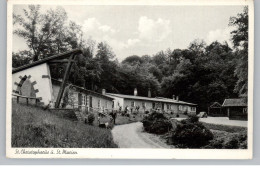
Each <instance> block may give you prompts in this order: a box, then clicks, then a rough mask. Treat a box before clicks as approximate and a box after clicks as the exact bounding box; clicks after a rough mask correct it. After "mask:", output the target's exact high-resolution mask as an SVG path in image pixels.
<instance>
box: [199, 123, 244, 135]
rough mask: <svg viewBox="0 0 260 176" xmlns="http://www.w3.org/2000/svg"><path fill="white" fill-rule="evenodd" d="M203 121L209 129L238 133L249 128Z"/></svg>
mask: <svg viewBox="0 0 260 176" xmlns="http://www.w3.org/2000/svg"><path fill="white" fill-rule="evenodd" d="M201 123H202V124H203V125H204V126H205V127H206V128H208V129H211V130H219V131H225V132H228V133H238V132H241V131H245V130H247V128H246V127H239V126H230V125H220V124H212V123H204V122H201Z"/></svg>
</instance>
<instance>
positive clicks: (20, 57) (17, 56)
mask: <svg viewBox="0 0 260 176" xmlns="http://www.w3.org/2000/svg"><path fill="white" fill-rule="evenodd" d="M32 58H33V54H32V53H31V52H30V51H26V50H24V51H19V52H17V53H14V52H13V53H12V67H13V68H16V67H20V66H23V65H26V64H29V63H30V62H32Z"/></svg>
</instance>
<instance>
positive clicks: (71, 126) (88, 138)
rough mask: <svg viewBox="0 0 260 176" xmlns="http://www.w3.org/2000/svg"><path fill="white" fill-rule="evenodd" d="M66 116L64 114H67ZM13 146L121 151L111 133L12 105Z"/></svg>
mask: <svg viewBox="0 0 260 176" xmlns="http://www.w3.org/2000/svg"><path fill="white" fill-rule="evenodd" d="M63 115H64V114H63ZM12 147H32V148H34V147H46V148H47V147H52V148H55V147H60V148H117V147H118V146H117V145H116V144H115V143H114V141H113V138H112V134H111V131H110V130H107V129H102V128H98V127H95V126H90V125H86V124H83V123H80V122H75V121H73V120H71V119H70V118H68V117H61V116H60V115H58V114H57V113H52V112H51V111H49V110H43V109H42V108H40V107H35V106H32V105H29V106H26V105H25V104H17V103H16V102H12Z"/></svg>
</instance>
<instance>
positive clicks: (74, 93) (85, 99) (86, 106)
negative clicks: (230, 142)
mask: <svg viewBox="0 0 260 176" xmlns="http://www.w3.org/2000/svg"><path fill="white" fill-rule="evenodd" d="M60 85H61V81H59V80H56V79H52V88H53V97H54V99H55V100H56V99H57V96H58V92H59V90H60ZM64 101H66V103H65V102H64ZM54 103H55V102H54ZM113 103H114V102H113V98H111V97H108V96H106V95H102V94H100V93H97V92H94V91H90V90H87V89H84V88H82V87H79V86H75V85H72V84H68V85H67V86H66V88H65V91H64V94H63V97H62V100H61V107H62V108H74V109H75V108H76V109H79V110H80V111H87V112H89V111H111V110H112V109H113Z"/></svg>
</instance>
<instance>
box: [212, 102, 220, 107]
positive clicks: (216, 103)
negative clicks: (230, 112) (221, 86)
mask: <svg viewBox="0 0 260 176" xmlns="http://www.w3.org/2000/svg"><path fill="white" fill-rule="evenodd" d="M221 107H222V106H221V104H220V103H219V102H214V103H212V105H210V108H221Z"/></svg>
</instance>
